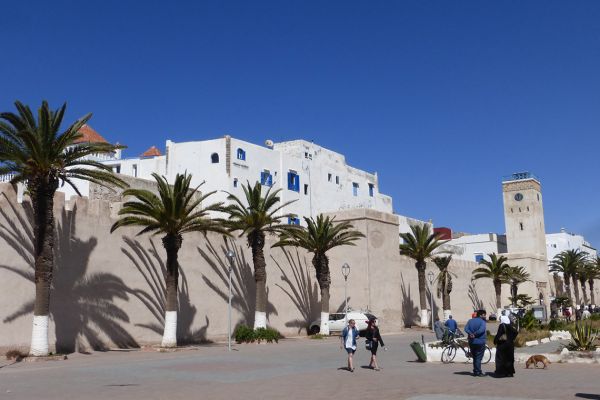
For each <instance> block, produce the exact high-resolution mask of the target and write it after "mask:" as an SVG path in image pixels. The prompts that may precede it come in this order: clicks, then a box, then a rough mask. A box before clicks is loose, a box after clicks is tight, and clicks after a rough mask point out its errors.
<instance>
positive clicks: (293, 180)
mask: <svg viewBox="0 0 600 400" xmlns="http://www.w3.org/2000/svg"><path fill="white" fill-rule="evenodd" d="M288 189H289V190H293V191H294V192H299V191H300V176H299V175H298V174H297V173H296V172H294V171H290V172H288Z"/></svg>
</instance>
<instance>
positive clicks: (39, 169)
mask: <svg viewBox="0 0 600 400" xmlns="http://www.w3.org/2000/svg"><path fill="white" fill-rule="evenodd" d="M15 107H16V108H17V113H16V114H15V113H12V112H4V113H0V175H2V174H10V175H12V179H11V183H12V184H17V183H22V184H24V185H25V187H26V188H27V193H28V194H29V196H30V199H31V204H32V208H33V243H34V246H33V247H34V254H33V256H34V269H35V278H34V281H35V305H34V309H33V332H32V336H31V350H30V354H31V355H34V356H45V355H48V315H49V312H50V287H51V285H52V274H53V271H54V264H55V260H54V242H55V241H54V235H55V222H54V214H53V208H54V194H55V192H56V190H57V189H58V186H59V185H60V184H61V183H62V184H65V183H66V184H68V185H69V186H71V187H73V189H74V190H75V191H76V193H77V194H79V195H81V193H80V192H79V190H78V188H77V186H76V184H75V182H74V181H73V179H80V180H85V181H90V182H94V183H97V184H100V185H115V186H126V185H125V182H123V181H122V180H121V179H119V178H117V177H116V176H115V175H113V174H112V172H111V169H110V167H107V166H106V165H104V164H101V163H99V162H97V161H94V160H92V159H90V156H92V155H94V154H110V153H112V152H114V151H115V149H116V148H117V147H115V146H113V145H111V144H108V143H78V141H79V140H80V139H81V138H82V137H83V135H82V134H81V133H79V130H80V129H81V127H82V126H83V125H84V124H85V123H86V122H87V121H88V120H89V119H90V118H91V116H92V115H91V114H87V115H86V116H84V117H82V118H80V119H78V120H77V121H75V123H73V124H72V125H70V126H69V127H68V128H67V129H66V130H65V131H63V132H60V126H61V123H62V120H63V116H64V114H65V110H66V107H67V106H66V104H63V106H62V107H61V108H59V109H58V110H56V111H53V110H51V109H50V107H49V106H48V103H47V102H46V101H43V102H42V106H41V107H40V109H39V110H38V115H37V119H36V118H35V117H34V115H33V113H32V111H31V109H30V108H29V107H28V106H25V105H23V104H22V103H21V102H19V101H17V102H15Z"/></svg>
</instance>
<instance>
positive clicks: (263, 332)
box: [254, 328, 283, 343]
mask: <svg viewBox="0 0 600 400" xmlns="http://www.w3.org/2000/svg"><path fill="white" fill-rule="evenodd" d="M254 338H255V340H256V341H257V342H258V343H260V342H261V341H263V340H264V341H266V342H267V343H273V342H275V343H279V339H281V338H283V336H282V335H281V333H279V331H278V330H277V329H273V328H258V329H257V330H255V331H254Z"/></svg>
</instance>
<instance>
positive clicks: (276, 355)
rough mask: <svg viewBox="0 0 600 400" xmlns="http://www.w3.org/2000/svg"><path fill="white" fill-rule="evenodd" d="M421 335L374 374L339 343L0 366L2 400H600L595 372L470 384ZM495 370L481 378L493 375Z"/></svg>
mask: <svg viewBox="0 0 600 400" xmlns="http://www.w3.org/2000/svg"><path fill="white" fill-rule="evenodd" d="M421 334H424V335H425V340H431V339H432V334H431V333H429V332H427V331H414V330H411V331H407V332H406V333H402V334H398V335H387V336H384V339H385V341H386V344H387V345H388V351H387V352H383V351H382V352H381V357H380V361H381V362H380V363H381V366H382V367H383V369H382V370H381V371H379V372H377V371H373V370H370V369H366V368H362V367H361V366H365V365H366V364H367V363H368V354H367V352H366V351H365V350H364V349H363V348H364V346H363V343H364V342H362V341H361V342H360V347H359V351H358V352H357V364H356V371H355V372H354V373H351V372H348V371H346V370H344V369H342V368H343V367H344V366H345V355H344V353H343V352H342V350H340V348H339V341H338V340H336V339H337V338H328V339H324V340H311V339H306V338H302V339H286V340H283V341H281V342H280V343H279V344H272V345H257V344H251V345H236V346H235V348H234V349H235V350H234V351H232V352H231V353H228V352H227V346H226V345H223V344H214V345H208V346H202V347H198V348H195V349H189V350H183V351H177V352H172V353H158V352H155V351H140V350H135V351H109V352H104V353H93V354H91V355H84V354H73V355H71V356H69V359H68V360H66V361H47V362H21V363H17V364H13V365H8V364H9V363H8V362H6V361H2V362H1V364H0V366H2V368H0V399H34V398H38V399H65V398H68V399H102V400H106V399H111V400H116V399H241V398H244V399H333V398H346V399H360V398H366V397H367V396H368V397H370V398H376V399H411V400H439V399H449V400H458V399H490V400H492V399H500V398H502V399H577V398H584V399H600V384H599V383H598V377H599V376H600V366H598V365H583V364H577V365H573V364H552V365H551V366H550V368H549V369H548V370H541V369H538V370H534V369H530V370H526V369H524V366H523V365H518V366H517V374H516V376H515V377H514V378H512V379H510V378H505V379H496V378H493V377H491V376H488V377H483V378H474V377H471V376H470V375H469V373H470V370H471V366H470V365H469V364H462V363H460V364H450V365H443V364H440V363H427V364H424V363H418V362H416V361H415V359H416V357H415V356H414V354H413V352H412V350H411V349H410V347H409V344H410V343H411V342H412V341H414V340H419V341H420V339H421ZM493 368H494V367H493V364H488V365H487V366H484V371H486V372H491V371H493Z"/></svg>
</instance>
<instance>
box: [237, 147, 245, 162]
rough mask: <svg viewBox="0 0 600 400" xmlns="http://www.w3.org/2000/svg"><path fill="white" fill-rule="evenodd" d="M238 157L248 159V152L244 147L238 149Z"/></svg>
mask: <svg viewBox="0 0 600 400" xmlns="http://www.w3.org/2000/svg"><path fill="white" fill-rule="evenodd" d="M237 159H238V160H246V152H245V151H244V150H243V149H237Z"/></svg>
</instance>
